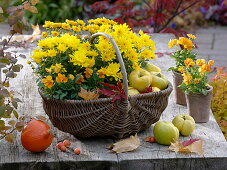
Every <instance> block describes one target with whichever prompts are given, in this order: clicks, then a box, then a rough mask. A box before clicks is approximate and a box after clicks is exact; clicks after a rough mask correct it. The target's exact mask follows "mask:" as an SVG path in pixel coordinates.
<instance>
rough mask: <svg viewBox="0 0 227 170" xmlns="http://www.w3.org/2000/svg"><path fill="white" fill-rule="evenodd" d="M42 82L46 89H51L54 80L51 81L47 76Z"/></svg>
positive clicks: (50, 77)
mask: <svg viewBox="0 0 227 170" xmlns="http://www.w3.org/2000/svg"><path fill="white" fill-rule="evenodd" d="M42 82H43V84H44V86H46V87H47V88H51V87H53V85H54V80H53V79H52V76H47V77H46V78H45V79H42Z"/></svg>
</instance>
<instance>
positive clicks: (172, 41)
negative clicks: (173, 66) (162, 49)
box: [168, 39, 178, 48]
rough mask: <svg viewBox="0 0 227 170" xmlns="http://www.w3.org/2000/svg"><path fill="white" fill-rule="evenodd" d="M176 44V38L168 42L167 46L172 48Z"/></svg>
mask: <svg viewBox="0 0 227 170" xmlns="http://www.w3.org/2000/svg"><path fill="white" fill-rule="evenodd" d="M177 45H178V40H177V39H172V40H170V41H169V43H168V47H169V48H173V47H174V46H177Z"/></svg>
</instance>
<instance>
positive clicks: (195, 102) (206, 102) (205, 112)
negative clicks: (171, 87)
mask: <svg viewBox="0 0 227 170" xmlns="http://www.w3.org/2000/svg"><path fill="white" fill-rule="evenodd" d="M207 87H208V94H207V95H203V94H200V93H191V94H186V102H187V107H188V111H189V115H190V116H192V117H193V118H194V120H195V122H196V123H206V122H208V121H209V117H210V103H211V97H212V91H213V87H212V86H207Z"/></svg>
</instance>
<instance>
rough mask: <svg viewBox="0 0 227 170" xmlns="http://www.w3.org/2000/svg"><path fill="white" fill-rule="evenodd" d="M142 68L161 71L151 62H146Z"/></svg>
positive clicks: (149, 70)
mask: <svg viewBox="0 0 227 170" xmlns="http://www.w3.org/2000/svg"><path fill="white" fill-rule="evenodd" d="M144 69H145V70H147V71H148V72H151V71H153V72H161V69H160V68H159V67H158V66H156V65H154V64H152V63H149V62H146V64H145V66H144Z"/></svg>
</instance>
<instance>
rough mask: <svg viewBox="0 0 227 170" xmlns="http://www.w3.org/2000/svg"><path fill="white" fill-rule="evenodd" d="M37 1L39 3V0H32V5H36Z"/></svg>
mask: <svg viewBox="0 0 227 170" xmlns="http://www.w3.org/2000/svg"><path fill="white" fill-rule="evenodd" d="M37 3H39V0H31V4H32V5H36V4H37Z"/></svg>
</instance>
